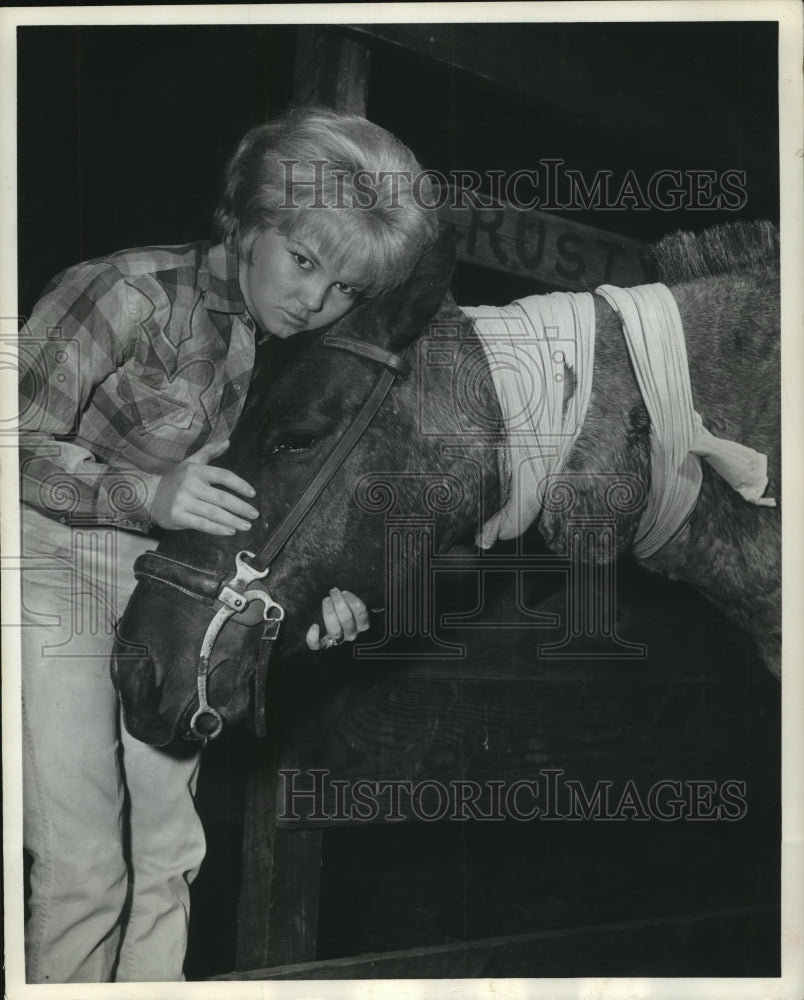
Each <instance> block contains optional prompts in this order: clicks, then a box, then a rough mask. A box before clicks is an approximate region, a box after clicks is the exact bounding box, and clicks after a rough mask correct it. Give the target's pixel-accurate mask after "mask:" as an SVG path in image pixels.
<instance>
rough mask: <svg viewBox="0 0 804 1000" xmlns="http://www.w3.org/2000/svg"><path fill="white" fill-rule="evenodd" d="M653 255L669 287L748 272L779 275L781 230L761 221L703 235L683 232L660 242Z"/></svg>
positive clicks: (660, 274)
mask: <svg viewBox="0 0 804 1000" xmlns="http://www.w3.org/2000/svg"><path fill="white" fill-rule="evenodd" d="M651 255H652V261H653V265H654V267H655V269H656V272H657V274H658V278H659V280H660V281H663V282H664V283H665V284H668V285H677V284H680V283H681V282H684V281H693V280H695V279H696V278H712V277H717V276H718V275H726V274H738V273H740V272H746V271H751V272H776V273H778V268H779V228H778V226H776V225H775V224H774V223H772V222H767V221H762V220H760V221H753V222H730V223H727V224H725V225H722V226H714V227H712V228H711V229H705V230H704V231H703V232H700V233H690V232H686V231H684V230H682V231H680V232H677V233H672V234H671V235H669V236H665V237H664V238H663V239H662V240H660V241H659V242H658V243H657V244H656V245H655V246H654V247H653V248H652V251H651Z"/></svg>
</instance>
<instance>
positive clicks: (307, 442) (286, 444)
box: [271, 434, 317, 454]
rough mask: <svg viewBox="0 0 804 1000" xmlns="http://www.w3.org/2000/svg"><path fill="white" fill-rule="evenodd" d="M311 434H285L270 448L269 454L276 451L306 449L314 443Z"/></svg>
mask: <svg viewBox="0 0 804 1000" xmlns="http://www.w3.org/2000/svg"><path fill="white" fill-rule="evenodd" d="M316 440H317V438H315V437H314V436H313V435H312V434H287V435H285V437H284V438H283V439H282V440H281V441H280V442H279V444H276V445H274V447H273V448H272V449H271V454H274V453H275V452H277V451H307V450H308V449H309V448H312V447H313V445H314V444H315V443H316Z"/></svg>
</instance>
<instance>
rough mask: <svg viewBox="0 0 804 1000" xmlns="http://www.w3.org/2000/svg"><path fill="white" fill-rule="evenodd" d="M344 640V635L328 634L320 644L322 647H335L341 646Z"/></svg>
mask: <svg viewBox="0 0 804 1000" xmlns="http://www.w3.org/2000/svg"><path fill="white" fill-rule="evenodd" d="M342 642H343V635H340V636H334V635H329V634H327V635H325V636H324V638H323V639H322V640H321V641H320V646H321V649H334V647H335V646H340V644H341V643H342Z"/></svg>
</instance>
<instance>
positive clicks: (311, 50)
mask: <svg viewBox="0 0 804 1000" xmlns="http://www.w3.org/2000/svg"><path fill="white" fill-rule="evenodd" d="M369 57H370V48H369V46H368V45H366V44H365V43H364V42H363V41H362V40H361V39H358V38H355V37H349V36H347V35H344V34H343V33H341V32H338V31H332V30H329V29H326V28H320V27H316V26H314V25H309V26H305V25H302V26H301V27H300V28H299V35H298V43H297V49H296V67H295V73H294V84H293V98H294V101H295V102H296V103H297V104H325V105H327V106H328V107H331V108H335V109H336V110H337V111H347V112H349V114H354V115H365V113H366V97H367V88H368V73H369Z"/></svg>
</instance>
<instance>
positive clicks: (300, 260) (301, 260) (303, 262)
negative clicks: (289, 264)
mask: <svg viewBox="0 0 804 1000" xmlns="http://www.w3.org/2000/svg"><path fill="white" fill-rule="evenodd" d="M292 257H293V259H294V260H295V261H296V263H297V264H298V265H299V267H300V268H302V270H304V271H309V270H310V269H311V268H312V266H313V262H312V261H311V260H310V258H309V257H305V256H304V254H303V253H298V252H297V251H296V250H294V251H292Z"/></svg>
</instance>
